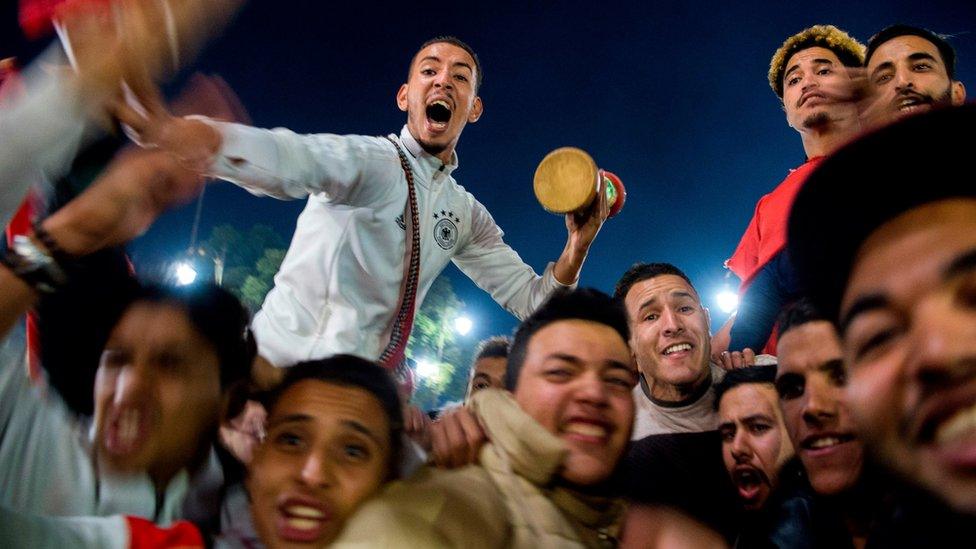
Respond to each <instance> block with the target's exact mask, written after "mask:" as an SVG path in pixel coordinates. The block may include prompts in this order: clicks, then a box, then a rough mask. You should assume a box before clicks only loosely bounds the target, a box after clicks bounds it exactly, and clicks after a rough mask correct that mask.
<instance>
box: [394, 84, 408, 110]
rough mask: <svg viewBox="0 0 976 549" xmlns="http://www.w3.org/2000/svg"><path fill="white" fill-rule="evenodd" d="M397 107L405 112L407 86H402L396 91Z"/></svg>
mask: <svg viewBox="0 0 976 549" xmlns="http://www.w3.org/2000/svg"><path fill="white" fill-rule="evenodd" d="M396 102H397V107H398V108H399V109H400V110H401V111H403V112H407V85H406V84H403V85H402V86H400V89H399V90H397V94H396Z"/></svg>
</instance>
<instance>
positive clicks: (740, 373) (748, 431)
mask: <svg viewBox="0 0 976 549" xmlns="http://www.w3.org/2000/svg"><path fill="white" fill-rule="evenodd" d="M775 379H776V367H775V366H750V367H747V368H740V369H736V370H732V371H731V372H729V373H727V374H726V375H725V377H724V378H723V379H722V381H720V382H718V383H717V384H716V385H715V407H716V409H717V411H718V420H719V424H718V432H719V434H720V435H721V437H722V459H723V460H724V461H725V469H726V470H727V471H728V473H729V477H731V479H732V483H733V484H735V487H736V489H737V490H738V493H739V501H740V503H741V504H742V507H743V508H744V509H745V510H746V511H758V510H760V509H762V508H763V506H764V505H765V504H766V501H767V500H768V499H769V496H770V493H772V492H773V490H775V489H776V487H777V486H778V485H779V472H780V469H782V467H783V465H784V464H785V463H786V462H787V460H789V459H790V458H792V457H793V455H794V453H793V444H792V443H791V442H790V437H789V434H788V433H787V432H786V426H785V425H784V424H783V414H782V412H781V411H780V407H779V398H778V397H777V395H776V386H775V385H774V384H773V381H774V380H775Z"/></svg>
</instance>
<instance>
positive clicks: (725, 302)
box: [715, 290, 739, 313]
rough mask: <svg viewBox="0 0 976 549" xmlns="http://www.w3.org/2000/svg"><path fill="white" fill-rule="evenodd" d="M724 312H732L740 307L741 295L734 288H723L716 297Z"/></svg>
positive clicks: (719, 306)
mask: <svg viewBox="0 0 976 549" xmlns="http://www.w3.org/2000/svg"><path fill="white" fill-rule="evenodd" d="M715 300H716V301H718V308H719V309H722V312H723V313H731V312H732V311H734V310H736V309H737V308H738V307H739V295H738V294H736V293H735V292H733V291H732V290H722V291H721V292H719V293H718V296H716V298H715Z"/></svg>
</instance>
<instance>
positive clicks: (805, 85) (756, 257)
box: [713, 25, 864, 365]
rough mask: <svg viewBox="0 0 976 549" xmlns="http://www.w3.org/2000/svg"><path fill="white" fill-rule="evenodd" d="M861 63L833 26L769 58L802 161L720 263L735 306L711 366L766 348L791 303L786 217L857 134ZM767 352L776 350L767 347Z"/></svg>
mask: <svg viewBox="0 0 976 549" xmlns="http://www.w3.org/2000/svg"><path fill="white" fill-rule="evenodd" d="M863 61H864V46H863V45H862V44H860V43H859V42H858V41H857V40H855V39H853V38H851V36H850V35H848V34H847V33H845V32H844V31H842V30H840V29H838V28H837V27H835V26H833V25H814V26H812V27H810V28H808V29H804V30H803V31H801V32H799V33H797V34H794V35H793V36H791V37H789V38H787V39H786V41H785V42H783V45H782V46H780V47H779V49H777V50H776V52H775V53H774V54H773V58H772V60H770V63H769V75H768V76H769V85H770V87H771V88H772V89H773V92H775V93H776V96H777V97H779V99H780V101H781V102H782V105H783V110H784V111H785V112H786V122H787V123H788V124H789V125H790V127H792V128H793V129H795V130H796V131H797V132H799V134H800V139H801V141H802V142H803V151H804V153H805V155H806V158H807V161H806V162H805V163H804V164H803V165H801V166H800V167H798V168H796V169H794V170H792V171H791V172H790V174H789V175H788V176H787V177H786V179H785V180H784V181H783V182H782V183H780V185H779V186H778V187H776V188H775V189H773V191H772V192H770V193H769V194H767V195H766V196H763V197H762V198H761V199H759V203H758V204H756V211H755V214H754V215H753V218H752V220H751V221H750V222H749V226H748V227H747V228H746V232H745V233H744V234H743V235H742V238H741V240H740V241H739V246H738V247H737V248H736V250H735V253H733V254H732V257H731V258H729V260H728V261H726V263H725V265H726V267H728V268H729V269H731V270H732V272H734V273H735V274H736V275H738V277H739V278H740V279H741V280H742V284H741V286H740V293H741V294H742V300H741V303H742V305H741V306H740V308H739V313H738V316H737V318H736V320H735V325H734V326H733V327H731V334H730V335H729V334H727V333H726V337H730V340H726V341H728V345H723V344H722V342H721V341H720V340H718V338H717V340H716V341H715V342H714V345H713V349H714V351H713V352H715V353H716V354H717V356H716V359H717V361H721V362H723V363H726V365H730V364H732V363H733V360H734V359H738V361H740V362H741V358H740V357H738V356H737V355H736V354H737V353H738V352H740V351H743V350H744V349H752V350H755V351H757V352H758V351H759V350H760V349H763V348H764V347H766V346H767V341H768V340H769V339H770V335H771V333H772V329H773V324H774V322H775V319H776V315H777V314H778V313H779V310H780V308H781V307H782V306H783V305H785V304H786V303H788V302H789V301H792V300H793V299H795V298H796V284H795V281H794V276H793V269H792V268H791V267H790V266H789V261H788V259H787V257H786V256H785V255H784V254H782V253H781V252H782V251H783V248H784V247H785V246H786V216H787V213H788V212H789V209H790V205H791V204H792V203H793V197H795V196H796V193H797V192H798V191H799V190H800V187H801V186H802V185H803V182H804V181H805V180H806V178H807V176H808V175H809V174H810V172H812V171H813V169H814V168H816V166H817V165H818V164H819V163H820V161H821V160H822V159H823V157H824V156H826V155H828V154H830V153H831V152H832V151H833V150H834V149H836V148H838V147H839V146H840V145H842V144H844V143H845V142H847V141H848V140H850V139H851V138H852V137H854V136H855V135H856V134H857V133H858V132H859V131H860V129H861V123H860V119H859V112H858V106H857V104H856V102H855V100H854V95H855V94H854V81H853V78H852V74H851V72H850V69H852V68H857V67H860V66H861V64H862V63H863ZM726 328H728V326H727V327H726ZM723 331H724V330H723ZM726 349H727V350H726ZM769 349H770V350H771V352H773V353H774V352H775V343H774V342H772V341H771V342H770V346H769ZM723 351H725V352H723ZM730 351H731V354H730V353H729V352H730ZM719 353H721V354H719ZM743 354H746V353H743ZM747 355H748V356H751V353H748V354H747Z"/></svg>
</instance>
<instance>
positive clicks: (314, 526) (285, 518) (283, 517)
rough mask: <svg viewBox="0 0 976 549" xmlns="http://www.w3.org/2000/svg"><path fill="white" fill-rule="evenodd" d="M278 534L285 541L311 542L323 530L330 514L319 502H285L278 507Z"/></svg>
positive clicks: (329, 518)
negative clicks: (313, 503)
mask: <svg viewBox="0 0 976 549" xmlns="http://www.w3.org/2000/svg"><path fill="white" fill-rule="evenodd" d="M279 512H280V515H279V520H278V534H279V536H280V537H281V538H282V539H284V540H286V541H294V542H312V541H315V540H317V539H319V538H320V537H321V536H322V534H323V533H324V532H325V529H326V527H327V526H328V524H329V521H330V520H331V519H332V515H331V513H330V512H329V510H328V509H327V508H326V507H324V506H322V505H319V504H315V505H312V504H309V503H308V502H304V501H303V502H296V501H290V502H286V503H285V504H284V505H282V506H281V507H279Z"/></svg>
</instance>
